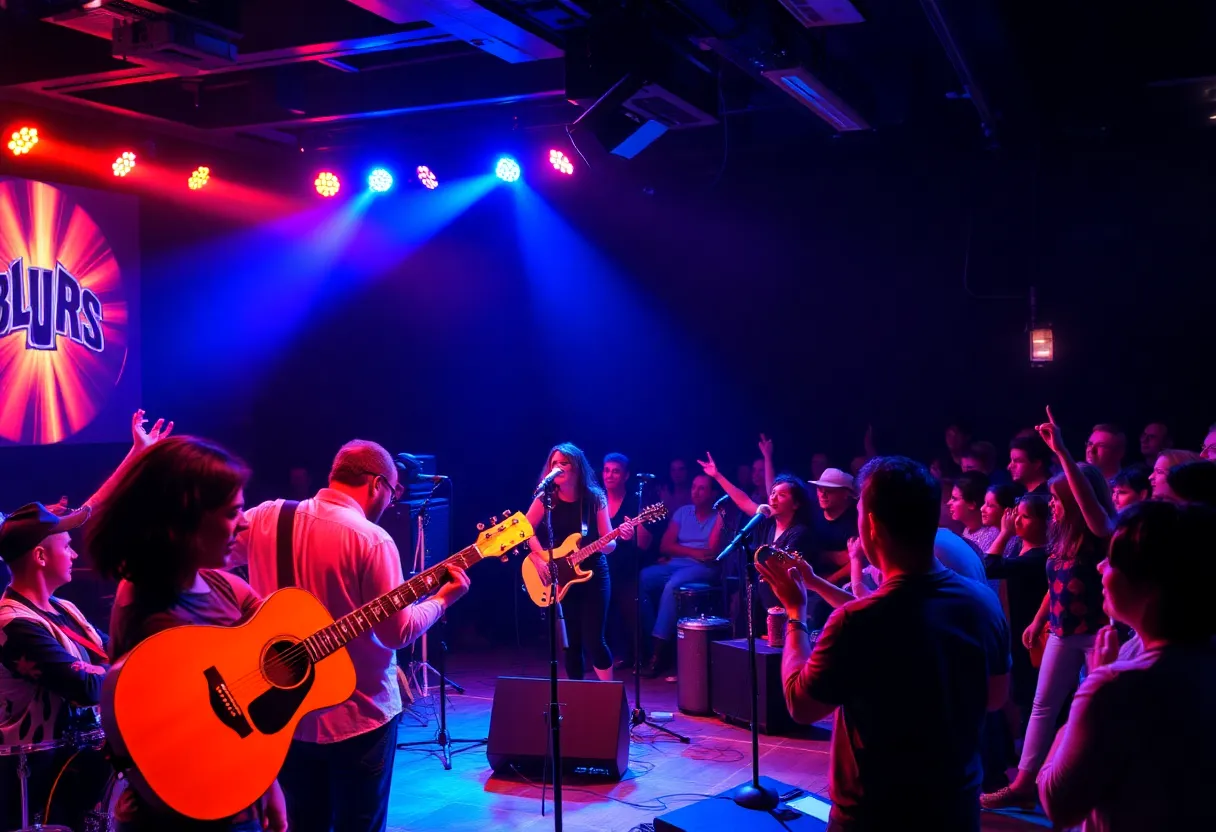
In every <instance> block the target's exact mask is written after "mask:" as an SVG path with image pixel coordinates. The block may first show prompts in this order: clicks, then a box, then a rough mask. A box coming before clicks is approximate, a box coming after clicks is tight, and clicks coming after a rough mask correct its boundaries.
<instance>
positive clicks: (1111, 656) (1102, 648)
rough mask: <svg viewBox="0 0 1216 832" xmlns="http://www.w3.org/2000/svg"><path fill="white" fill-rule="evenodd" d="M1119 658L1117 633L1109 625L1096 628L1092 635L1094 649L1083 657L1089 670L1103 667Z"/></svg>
mask: <svg viewBox="0 0 1216 832" xmlns="http://www.w3.org/2000/svg"><path fill="white" fill-rule="evenodd" d="M1118 658H1119V633H1118V631H1117V630H1115V628H1114V627H1111V626H1109V625H1107V626H1105V627H1103V628H1102V629H1100V630H1098V634H1097V635H1096V636H1095V637H1094V649H1093V650H1090V651H1089V655H1088V656H1086V657H1085V660H1086V663H1087V664H1088V665H1089V669H1090V671H1094V670H1097V669H1098V668H1099V667H1105V666H1106V665H1108V664H1111V663H1112V662H1114V661H1116V660H1118Z"/></svg>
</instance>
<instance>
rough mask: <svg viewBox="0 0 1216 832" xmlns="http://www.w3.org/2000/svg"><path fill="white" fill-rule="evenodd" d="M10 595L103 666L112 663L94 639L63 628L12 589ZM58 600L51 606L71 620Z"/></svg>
mask: <svg viewBox="0 0 1216 832" xmlns="http://www.w3.org/2000/svg"><path fill="white" fill-rule="evenodd" d="M9 595H10V596H11V597H12V598H13V599H14V600H15V601H17V602H19V603H20V604H21V605H22V606H23V607H26V608H27V609H30V610H32V611H33V612H35V613H37V614H38V615H39V616H40V617H41V618H42V619H43V620H44V621H45V622H46V623H47V624H49V625H51V629H52V630H53V631H54V632H56V633H62V634H63V635H65V636H67V637H68V638H70V639H71V640H72V641H74V642H76V643H77V644H79V645H80V646H81V647H83V648H84V649H85V650H87V651H89V652H90V653H91V654H93V655H94V656H96V657H97V658H99V659H101V662H102V664H109V663H110V657H109V656H108V655H107V654H106V651H105V649H104V648H103V647H102V646H101V645H100V644H98V643H97V642H95V641H93V640H92V639H88V638H84V637H82V636H79V635H77V634H76V633H75V632H73V630H72V628H71V627H64V626H62V625H61V624H60V623H59V622H58V621H56V620H55V619H53V618H51V617H50V616H49V615H47V614H46V611H45V610H42V609H39V608H38V607H36V606H35V605H34V604H33V603H31V602H30V601H29V600H28V599H27V598H26V597H25V596H24V595H21V594H20V593H19V592H17V591H16V590H13V589H10V590H9ZM56 600H58V599H53V600H52V601H51V604H52V605H53V606H54V607H55V609H57V610H59V612H60V614H62V615H65V616H67V617H68V618H69V619H71V618H72V615H71V614H70V613H69V612H67V611H66V610H65V609H64V608H63V607H61V606H59V605H58V604H56V603H55V601H56Z"/></svg>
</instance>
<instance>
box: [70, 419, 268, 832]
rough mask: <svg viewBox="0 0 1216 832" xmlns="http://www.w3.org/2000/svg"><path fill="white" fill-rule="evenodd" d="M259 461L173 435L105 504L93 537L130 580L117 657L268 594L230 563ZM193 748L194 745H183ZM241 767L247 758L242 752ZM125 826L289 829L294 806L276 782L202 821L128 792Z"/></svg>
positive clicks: (117, 573)
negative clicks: (225, 814)
mask: <svg viewBox="0 0 1216 832" xmlns="http://www.w3.org/2000/svg"><path fill="white" fill-rule="evenodd" d="M248 478H249V469H248V468H246V467H245V464H244V463H243V462H241V460H239V459H237V458H236V457H235V456H233V455H232V454H230V453H229V452H228V451H226V450H224V449H223V448H221V447H220V446H218V445H215V444H212V443H211V442H208V441H206V440H204V439H197V438H195V437H191V436H174V437H172V438H170V439H163V440H161V441H160V442H158V443H156V444H155V445H153V446H152V447H151V448H149V449H148V450H147V451H145V452H144V453H143V454H142V455H140V456H139V457H138V458H137V459H136V460H135V461H134V462H133V463H132V464H131V466H130V467H129V468H128V469H127V470H126V471H125V472H124V473H123V474H122V476H121V477H120V478H119V479H118V481H117V482H116V483H115V484H114V486H113V489H112V490H111V491H110V492H109V493H108V495H107V496H105V497H104V498H103V499H102V500H101V501H100V502H99V503H98V504H97V506H96V509H95V511H94V517H93V520H92V522H91V523H89V524H87V525H86V527H85V543H86V546H87V548H88V551H89V552H90V553H91V554H92V556H93V558H94V560H95V562H96V564H97V567H98V569H99V571H100V572H101V573H102V574H103V575H104V576H105V577H107V578H110V579H112V580H118V581H121V583H120V584H119V585H118V591H117V594H116V595H115V600H114V610H113V613H112V615H111V617H110V647H111V657H112V658H113V659H114V660H115V661H117V660H118V659H119V658H121V657H122V656H124V655H126V654H127V653H128V652H130V651H131V650H132V649H133V648H134V647H135V646H136V645H138V644H139V643H140V642H141V641H143V640H144V639H146V638H148V637H149V636H151V635H153V634H155V633H158V632H160V631H161V630H166V629H168V628H170V627H176V626H179V625H183V624H213V625H218V626H221V627H230V626H233V625H235V624H238V623H240V622H241V621H242V620H244V619H245V618H247V617H248V616H250V615H251V614H252V613H253V612H254V610H256V609H257V606H258V603H259V599H258V596H257V595H256V594H255V593H254V591H253V590H252V589H251V588H250V587H249V584H247V583H245V582H244V581H243V580H241V579H240V578H238V577H236V576H235V575H232V574H230V573H227V572H224V571H223V569H224V567H225V566H226V565H227V561H228V556H229V554H231V552H232V549H233V546H234V545H235V544H236V536H237V534H239V533H240V532H241V531H243V530H244V529H245V528H246V527H247V525H246V523H245V514H244V512H243V511H242V509H243V508H244V501H245V495H244V487H245V482H246V480H248ZM182 753H183V754H189V753H190V750H189V749H185V748H184V749H182ZM231 762H232V765H233V766H234V767H235V768H236V770H238V771H239V768H240V766H239V763H240V761H239V760H232V761H231ZM116 815H117V816H118V820H119V829H120V830H123V832H144V830H147V831H148V832H153V830H156V832H159V831H160V830H165V829H173V830H180V832H195V831H196V830H198V831H199V832H201V830H208V832H211V830H217V831H218V830H224V831H225V832H261V830H263V829H264V828H265V829H270V830H274V831H275V832H281V830H285V829H286V828H287V809H286V805H285V804H284V801H283V793H282V791H280V789H279V785H278V783H277V782H276V783H275V784H274V785H272V786H271V788H270V791H268V792H267V793H266V796H265V797H264V798H263V799H262V801H260V802H259V804H257V805H254V806H250V807H249V808H248V809H246V810H244V811H242V812H240V813H238V814H237V815H234V816H233V817H230V818H225V819H223V820H218V821H205V822H204V821H195V820H191V819H190V818H187V817H184V816H182V815H178V814H177V813H175V812H173V811H171V810H169V809H164V808H159V807H155V806H153V805H151V804H149V803H148V802H147V801H145V800H143V799H142V798H141V797H140V796H139V793H138V792H137V791H135V790H134V789H127V790H126V791H125V792H123V795H122V798H121V802H120V803H119V806H118V809H117V811H116Z"/></svg>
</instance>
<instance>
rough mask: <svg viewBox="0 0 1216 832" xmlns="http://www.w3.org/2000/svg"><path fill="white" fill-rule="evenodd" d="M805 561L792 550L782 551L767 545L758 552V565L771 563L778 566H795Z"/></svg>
mask: <svg viewBox="0 0 1216 832" xmlns="http://www.w3.org/2000/svg"><path fill="white" fill-rule="evenodd" d="M800 560H803V557H802V555H800V554H798V553H797V552H795V551H793V550H792V549H782V548H781V547H780V546H772V545H769V544H765V545H764V546H761V547H760V548H759V549H757V550H756V563H769V562H770V561H771V562H772V563H773V564H775V565H777V566H782V565H784V566H793V565H794V564H795V563H797V562H798V561H800Z"/></svg>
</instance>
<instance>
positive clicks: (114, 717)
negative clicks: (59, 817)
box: [101, 513, 532, 820]
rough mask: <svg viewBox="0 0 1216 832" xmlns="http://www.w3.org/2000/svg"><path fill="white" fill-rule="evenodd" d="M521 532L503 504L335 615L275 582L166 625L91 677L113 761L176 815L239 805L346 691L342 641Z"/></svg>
mask: <svg viewBox="0 0 1216 832" xmlns="http://www.w3.org/2000/svg"><path fill="white" fill-rule="evenodd" d="M531 536H532V526H531V524H529V523H528V520H527V518H526V517H524V515H522V514H519V513H516V514H513V515H511V516H509V517H507V518H506V519H504V520H503V521H502V522H501V523H499V522H495V523H494V525H493V526H492V527H491V528H489V529H486V530H485V531H483V532H482V533H481V534H479V535H478V538H477V542H476V543H475V544H473V545H472V546H469V547H468V548H467V549H462V550H461V551H459V552H457V553H456V554H455V555H453V556H451V557H450V558H448V559H447V560H445V561H443V562H442V563H439V564H436V565H435V566H432V567H431V568H430V569H427V570H426V571H424V572H421V573H419V574H418V575H415V576H414V577H413V578H411V579H410V580H408V581H406V582H405V583H403V584H402V585H401V586H399V587H397V588H396V589H394V590H392V591H391V592H388V593H386V594H385V595H382V596H380V597H379V598H377V599H375V600H374V601H370V602H368V603H366V604H364V605H363V606H362V607H360V608H359V609H357V610H355V611H354V612H351V613H348V614H347V615H344V616H342V617H341V618H339V619H338V620H337V621H335V620H334V619H333V617H332V616H331V615H330V614H329V613H328V612H327V611H326V609H325V607H324V605H322V603H321V602H320V601H319V600H318V599H317V598H316V597H315V596H314V595H312V594H311V593H309V592H306V591H305V590H302V589H294V588H292V589H280V590H279V591H278V592H275V593H274V594H272V595H271V596H270V597H268V598H267V599H266V600H265V602H263V604H262V606H261V607H260V608H259V609H258V611H257V613H256V614H255V615H254V616H253V617H252V618H251V619H249V621H247V622H245V623H244V624H242V625H240V626H238V627H211V626H203V625H194V626H184V627H175V628H173V629H170V630H165V631H163V632H160V633H157V634H156V635H154V636H152V637H151V638H148V639H146V640H144V641H143V642H141V643H140V644H139V645H138V646H137V647H136V648H135V649H134V650H132V651H131V652H130V653H128V654H127V656H126V657H125V658H124V659H123V660H122V661H120V662H118V663H117V664H115V665H114V666H113V667H112V668H111V670H110V672H109V674H108V675H107V676H106V680H105V684H104V686H103V691H102V702H101V714H102V725H103V727H104V728H105V733H106V740H107V742H108V743H109V745H110V749H111V752H112V754H113V757H114V760H115V767H116V768H118V769H119V771H123V772H124V773H125V774H126V776H127V779H128V781H129V782H130V784H131V785H132V786H133V787H134V788H135V789H137V790H138V791H139V793H140V794H141V796H143V797H144V798H145V799H147V800H148V801H149V802H151V803H153V804H154V805H163V806H167V807H168V808H170V809H172V810H174V811H175V812H178V813H180V814H183V815H186V816H187V817H191V818H196V819H198V820H217V819H219V818H225V817H229V816H231V815H234V814H236V813H237V812H240V811H242V810H243V809H245V808H247V807H249V806H250V805H252V804H253V803H254V802H255V801H257V799H258V798H260V797H261V796H262V795H263V794H264V793H265V792H266V790H267V789H268V788H270V784H271V783H273V782H274V779H275V777H277V776H278V774H279V769H281V768H282V767H283V761H284V760H286V759H287V749H288V746H289V745H290V743H291V738H292V735H293V734H294V733H295V729H296V725H297V724H298V723H299V722H300V719H301V718H303V716H304V715H305V714H307V713H309V712H311V711H316V710H319V709H321V708H328V707H332V706H334V705H338V704H340V703H342V702H344V701H346V700H347V699H348V698H349V697H350V695H351V694H352V693H353V692H354V690H355V667H354V665H353V664H352V663H351V660H350V656H349V655H348V654H347V652H346V649H345V645H346V644H347V643H348V642H350V641H351V640H353V639H355V638H357V637H358V636H360V635H362V634H363V633H366V632H367V631H368V630H371V629H372V628H373V627H375V626H376V625H377V624H379V623H380V622H382V621H384V620H385V619H387V618H389V617H390V616H392V615H394V614H396V613H398V612H400V611H401V610H403V609H405V608H406V607H408V606H409V605H410V604H412V603H414V602H415V601H417V600H418V599H419V598H423V597H425V596H427V595H430V594H431V593H433V592H434V591H435V590H437V589H438V588H439V586H440V585H441V584H442V583H443V581H444V579H445V577H446V575H447V570H448V568H449V567H453V566H458V567H461V568H462V569H467V568H469V567H470V566H472V565H473V564H474V563H477V562H479V561H481V560H482V559H484V558H503V559H506V557H507V556H508V555H509V554H511V552H512V550H514V548H515V547H516V546H519V545H520V544H521V543H524V542H525V541H527V539H528V538H530V537H531Z"/></svg>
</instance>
